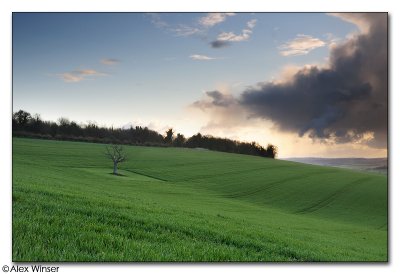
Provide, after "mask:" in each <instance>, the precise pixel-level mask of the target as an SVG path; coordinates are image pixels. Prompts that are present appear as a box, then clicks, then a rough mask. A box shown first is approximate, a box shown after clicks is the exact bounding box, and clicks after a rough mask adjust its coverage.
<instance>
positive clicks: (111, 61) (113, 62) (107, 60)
mask: <svg viewBox="0 0 400 274" xmlns="http://www.w3.org/2000/svg"><path fill="white" fill-rule="evenodd" d="M120 62H121V61H119V60H118V59H113V58H105V59H101V60H100V63H102V64H103V65H108V66H113V65H116V64H119V63H120Z"/></svg>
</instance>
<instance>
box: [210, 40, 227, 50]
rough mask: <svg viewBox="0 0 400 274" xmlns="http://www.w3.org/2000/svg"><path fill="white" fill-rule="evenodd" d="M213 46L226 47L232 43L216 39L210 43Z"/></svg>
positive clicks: (217, 47) (215, 47)
mask: <svg viewBox="0 0 400 274" xmlns="http://www.w3.org/2000/svg"><path fill="white" fill-rule="evenodd" d="M210 45H211V47H212V48H214V49H219V48H225V47H227V46H229V45H230V43H229V41H221V40H215V41H212V42H211V43H210Z"/></svg>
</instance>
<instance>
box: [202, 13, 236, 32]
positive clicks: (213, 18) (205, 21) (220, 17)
mask: <svg viewBox="0 0 400 274" xmlns="http://www.w3.org/2000/svg"><path fill="white" fill-rule="evenodd" d="M234 15H235V13H220V12H213V13H209V14H207V15H206V16H204V17H201V18H200V19H199V24H200V25H202V26H204V27H207V28H209V27H212V26H215V25H217V24H219V23H222V22H224V21H225V20H226V18H227V17H228V16H234Z"/></svg>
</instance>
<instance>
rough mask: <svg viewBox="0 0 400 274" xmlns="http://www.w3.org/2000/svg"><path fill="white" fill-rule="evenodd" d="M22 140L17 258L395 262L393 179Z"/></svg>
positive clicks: (245, 159) (249, 160)
mask: <svg viewBox="0 0 400 274" xmlns="http://www.w3.org/2000/svg"><path fill="white" fill-rule="evenodd" d="M125 149H126V152H127V154H128V157H129V160H128V161H127V162H125V163H122V164H121V165H120V170H119V171H120V173H121V175H122V176H114V175H111V172H112V162H111V161H110V160H108V159H106V158H105V156H104V151H105V145H103V144H92V143H78V142H61V141H45V140H33V139H19V138H14V139H13V192H12V198H13V221H12V224H13V229H12V231H13V233H12V237H13V250H12V258H13V261H280V262H281V261H387V259H388V254H387V251H388V239H387V237H388V234H387V222H388V220H387V210H388V209H387V198H388V197H387V176H385V175H381V174H372V173H362V172H357V171H351V170H345V169H339V168H330V167H321V166H312V165H306V164H300V163H294V162H288V161H281V160H272V159H266V158H261V157H254V156H247V155H238V154H228V153H221V152H212V151H207V150H200V149H186V148H154V147H134V146H127V147H125Z"/></svg>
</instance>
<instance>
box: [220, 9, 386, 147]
mask: <svg viewBox="0 0 400 274" xmlns="http://www.w3.org/2000/svg"><path fill="white" fill-rule="evenodd" d="M339 17H341V16H340V15H339ZM342 19H344V20H347V21H352V22H354V23H357V24H358V25H359V26H360V28H361V29H363V30H364V31H363V32H362V33H361V34H359V35H357V36H355V37H353V38H351V39H350V40H348V41H346V42H345V43H344V44H341V45H339V46H336V47H334V48H333V49H332V50H331V54H330V66H329V68H319V67H316V66H314V67H305V68H303V69H301V70H299V71H298V72H297V73H296V74H295V76H294V78H293V79H292V81H290V82H284V83H280V84H276V83H261V84H259V85H258V86H256V87H252V88H248V89H247V90H246V91H244V92H243V93H242V95H241V96H240V98H239V99H238V103H239V104H240V105H241V106H243V107H244V108H245V109H246V110H247V111H248V112H249V113H250V115H251V116H253V117H259V118H265V119H268V120H272V121H273V122H275V123H276V125H277V126H278V127H279V128H280V129H281V130H285V131H291V132H297V133H298V134H299V135H300V136H303V135H308V136H310V137H312V138H315V139H320V140H322V141H324V140H327V139H330V140H335V141H336V142H337V143H347V142H354V141H357V140H360V139H361V138H362V137H363V136H364V134H366V133H371V132H373V134H374V139H372V140H369V141H367V144H368V145H369V146H371V147H379V148H384V147H386V146H387V142H386V139H387V111H388V110H387V96H388V95H387V93H388V85H387V73H388V71H387V67H388V65H387V62H388V60H387V41H388V40H387V39H388V37H387V15H386V14H384V13H375V14H374V13H369V14H353V15H352V14H346V15H345V18H342ZM218 104H219V105H221V102H220V101H218Z"/></svg>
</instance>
